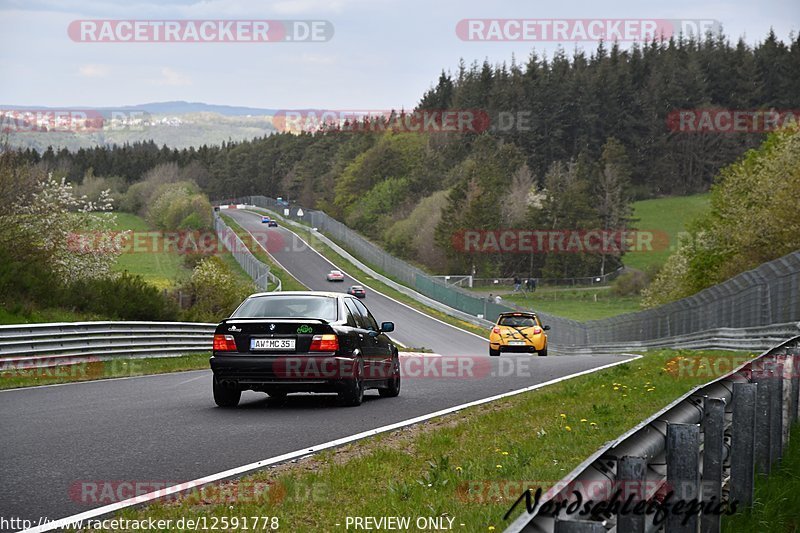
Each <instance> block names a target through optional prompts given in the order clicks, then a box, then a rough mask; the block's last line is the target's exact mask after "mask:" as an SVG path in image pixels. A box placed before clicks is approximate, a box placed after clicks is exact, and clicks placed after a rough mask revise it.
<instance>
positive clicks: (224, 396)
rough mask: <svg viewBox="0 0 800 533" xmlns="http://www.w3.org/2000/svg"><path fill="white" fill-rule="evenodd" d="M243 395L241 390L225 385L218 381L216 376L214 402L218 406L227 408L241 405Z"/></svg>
mask: <svg viewBox="0 0 800 533" xmlns="http://www.w3.org/2000/svg"><path fill="white" fill-rule="evenodd" d="M241 397H242V391H241V390H239V389H232V388H230V387H225V386H224V385H223V384H222V383H220V382H219V381H217V378H214V402H215V403H216V404H217V405H218V406H220V407H225V408H230V407H236V406H237V405H239V400H240V399H241Z"/></svg>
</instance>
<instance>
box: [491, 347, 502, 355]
mask: <svg viewBox="0 0 800 533" xmlns="http://www.w3.org/2000/svg"><path fill="white" fill-rule="evenodd" d="M489 355H491V356H492V357H498V356H499V355H500V350H493V349H492V348H489Z"/></svg>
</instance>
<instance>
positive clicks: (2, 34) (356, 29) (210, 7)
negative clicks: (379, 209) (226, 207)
mask: <svg viewBox="0 0 800 533" xmlns="http://www.w3.org/2000/svg"><path fill="white" fill-rule="evenodd" d="M474 18H483V19H558V20H561V19H593V20H594V19H598V20H601V19H673V20H674V19H680V20H695V19H703V20H718V21H720V22H721V23H722V25H723V28H724V31H725V33H726V34H727V35H728V36H730V37H731V38H732V40H735V39H737V38H738V37H740V36H743V37H744V38H745V39H746V40H747V41H748V42H749V43H755V42H757V41H759V40H762V39H763V38H764V36H765V35H766V33H767V32H768V31H769V29H770V27H772V28H774V30H775V32H776V33H777V34H778V36H779V37H780V38H781V39H783V40H784V41H785V40H787V39H788V38H789V36H790V33H791V32H792V31H793V32H795V33H797V32H798V29H800V2H799V1H798V0H762V1H753V0H729V1H715V2H699V1H697V0H671V1H669V2H663V1H658V2H655V1H642V0H625V1H623V2H615V3H604V2H597V1H596V0H592V1H589V0H574V1H571V2H563V1H550V2H541V1H535V0H533V1H532V0H492V1H486V0H480V1H479V0H447V1H436V0H330V1H323V0H296V1H292V0H283V1H277V2H274V1H257V0H250V1H248V0H230V1H229V0H203V1H191V0H160V1H158V2H155V1H154V2H150V1H148V0H130V1H120V2H112V1H108V0H85V1H79V0H62V1H58V0H0V67H1V71H2V73H3V76H2V81H0V104H7V105H10V104H13V105H26V106H35V105H46V106H55V107H58V106H84V107H94V106H98V107H99V106H120V105H129V104H138V103H144V102H153V101H167V100H188V101H200V102H206V103H213V104H228V105H243V106H253V107H266V108H277V109H295V108H305V107H319V108H332V109H384V108H399V107H406V108H410V107H413V106H414V105H415V104H416V103H417V101H418V100H419V97H420V96H421V95H422V93H423V92H424V91H425V90H426V89H428V88H429V87H430V85H431V84H432V83H433V82H435V80H436V78H437V77H438V75H439V73H440V71H441V70H442V69H443V68H444V69H446V70H455V68H456V66H457V65H458V61H459V58H464V59H465V60H466V61H467V62H468V63H469V62H471V61H472V60H479V61H482V60H483V59H485V58H488V59H489V60H490V61H491V62H499V61H504V60H505V61H508V60H510V58H511V56H512V54H515V55H516V57H517V59H518V60H519V61H524V60H525V58H526V57H527V56H528V55H529V53H530V51H531V50H532V49H534V48H535V49H536V50H538V51H546V52H548V55H551V54H552V52H553V50H554V49H555V47H556V46H557V44H556V43H552V42H471V41H464V40H462V39H460V38H459V37H458V35H457V34H456V24H457V23H458V22H459V21H460V20H462V19H474ZM85 19H125V20H134V19H135V20H145V19H149V20H175V19H194V20H219V19H239V20H249V19H253V20H256V19H259V20H260V19H268V20H272V19H309V20H324V21H329V22H330V23H331V24H332V25H333V28H334V31H335V34H334V36H333V38H332V39H330V40H329V41H326V42H307V43H294V42H281V43H185V42H181V43H119V42H116V43H87V42H75V41H74V40H72V39H71V38H70V36H69V35H68V33H67V29H68V27H69V25H70V23H71V22H73V21H76V20H85ZM562 45H563V46H564V47H565V48H566V49H567V50H568V51H571V50H572V49H573V48H574V46H575V43H573V42H564V43H562ZM580 46H581V47H583V48H584V49H585V50H587V51H591V50H593V49H594V48H595V46H596V43H593V42H584V43H581V44H580Z"/></svg>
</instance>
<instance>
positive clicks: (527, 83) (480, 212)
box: [22, 32, 800, 277]
mask: <svg viewBox="0 0 800 533" xmlns="http://www.w3.org/2000/svg"><path fill="white" fill-rule="evenodd" d="M797 87H800V36H797V37H795V36H791V37H790V39H789V42H788V44H787V43H784V42H782V41H781V40H780V39H778V37H776V36H775V35H774V33H772V32H770V33H769V34H768V35H767V36H766V38H765V39H764V40H763V41H762V42H760V43H759V44H757V45H755V46H749V45H747V44H746V43H744V41H742V40H740V41H738V42H736V43H731V42H730V41H729V40H728V39H727V38H726V37H724V36H722V35H719V36H711V35H709V36H707V37H706V38H705V39H703V40H701V41H695V40H692V39H686V40H684V39H670V40H668V41H659V42H651V43H644V44H639V45H634V46H632V47H631V48H630V49H627V50H623V49H621V48H619V47H618V46H617V45H616V44H613V45H609V44H605V43H601V44H600V45H598V47H597V48H596V49H595V50H594V51H593V52H592V53H590V54H586V53H585V52H583V51H581V50H576V51H574V52H572V53H571V54H569V55H568V54H567V53H566V52H563V51H561V52H558V53H556V54H555V55H554V56H553V57H552V58H548V57H546V56H543V55H539V54H537V53H536V52H533V53H531V55H530V56H529V57H528V58H527V59H526V60H525V61H519V62H518V61H517V59H516V58H511V59H510V63H503V64H497V65H492V64H489V63H488V62H483V63H477V62H475V63H472V64H470V65H467V64H465V63H464V62H462V63H461V64H459V65H458V67H457V69H456V70H455V72H442V74H441V75H440V77H439V79H438V81H437V82H436V83H435V84H434V85H433V86H432V87H431V89H430V90H428V91H427V92H426V93H425V94H424V95H423V96H422V97H421V99H420V101H419V104H418V109H423V110H463V109H478V110H481V111H482V112H485V113H487V114H488V115H489V117H491V124H492V126H491V127H490V128H489V130H488V131H484V132H482V133H426V134H420V133H408V132H392V131H391V130H390V131H385V132H381V133H376V132H374V131H356V132H350V131H348V132H345V131H341V130H338V129H336V128H333V129H328V130H325V131H319V132H315V133H301V134H293V133H281V134H275V135H271V136H268V137H264V138H258V139H254V140H252V141H248V142H240V143H223V144H222V145H221V146H202V147H199V148H190V149H184V150H171V149H168V148H166V147H162V148H159V147H158V146H157V145H155V144H154V143H152V142H145V143H136V144H130V145H124V146H110V147H99V148H94V149H81V150H78V151H76V152H69V151H67V150H60V151H59V150H53V149H48V150H47V151H45V152H44V153H42V154H39V153H36V152H33V151H26V152H24V153H22V156H23V157H24V158H25V159H27V160H28V161H29V162H31V163H36V164H40V165H42V166H45V167H47V168H48V169H51V170H53V171H54V172H55V173H57V174H60V175H63V176H66V177H67V179H69V180H71V181H75V182H78V183H80V182H81V181H82V180H83V177H84V176H85V175H87V173H91V174H93V175H94V176H103V177H108V178H111V177H116V178H117V179H119V181H120V182H122V183H124V184H126V185H130V184H131V183H134V182H136V181H138V180H140V179H141V178H142V176H143V175H144V174H145V173H146V172H147V171H149V170H151V169H153V168H154V167H155V166H157V165H161V164H167V163H177V164H178V165H179V166H180V167H181V168H182V169H183V178H184V179H189V180H193V181H195V182H196V183H197V184H198V185H199V186H200V187H201V188H202V189H203V191H204V192H206V193H207V194H208V195H209V196H210V197H211V198H229V197H235V196H242V195H249V194H263V195H268V196H284V197H288V198H290V199H292V200H294V201H296V202H298V203H299V204H301V205H303V206H306V207H314V208H319V209H324V210H325V211H326V212H328V213H329V214H331V215H333V216H335V217H337V218H339V219H341V220H343V221H344V222H346V223H347V224H348V225H350V226H351V227H354V228H356V229H358V230H359V231H361V232H363V233H364V234H365V235H367V236H368V237H370V238H372V239H374V240H376V241H378V242H380V243H381V244H383V245H384V246H386V247H387V248H389V249H390V250H391V251H392V252H394V253H397V254H399V255H402V256H404V257H406V258H408V259H411V260H413V261H416V262H418V263H420V264H422V265H424V266H426V267H428V268H430V269H432V270H436V271H440V272H447V271H450V272H465V271H466V270H468V269H470V268H472V267H476V268H477V269H478V270H479V272H481V273H482V274H495V275H496V274H505V275H510V274H511V273H514V272H524V273H527V272H529V270H530V271H531V273H532V274H535V275H542V276H548V277H550V276H577V275H587V274H591V275H593V274H596V273H598V272H600V271H601V270H606V271H608V270H609V269H610V268H612V267H614V266H616V265H617V264H619V261H620V258H619V257H606V256H602V257H601V256H600V255H591V254H589V255H587V254H583V255H579V254H571V255H567V254H542V255H541V256H537V257H536V258H534V259H529V258H526V257H520V255H519V254H509V255H506V256H502V255H485V256H480V257H476V256H470V255H467V254H464V253H461V252H460V251H459V250H458V249H457V248H456V247H455V246H454V245H453V235H455V234H458V232H459V231H463V230H465V229H483V230H490V229H497V228H523V227H524V228H547V229H553V228H559V229H579V228H624V227H630V226H632V225H633V226H635V221H632V220H631V219H630V213H629V208H628V204H629V202H630V201H631V200H632V199H639V198H647V197H654V196H662V195H677V194H687V193H692V192H697V191H704V190H708V188H709V187H710V185H711V183H712V181H713V179H714V176H715V175H716V174H717V172H718V171H719V170H720V169H721V168H723V167H725V166H727V165H729V164H730V163H732V162H734V161H735V160H737V159H738V158H739V157H740V156H741V155H742V154H743V153H744V152H745V151H746V150H748V149H751V148H755V147H757V146H758V145H759V144H760V143H761V142H763V140H764V135H763V134H759V133H738V134H731V133H726V134H720V133H697V132H689V133H687V132H680V131H674V129H672V128H670V125H669V117H670V116H671V115H670V114H671V113H674V112H676V111H678V110H684V109H698V108H699V109H738V110H755V109H777V110H786V109H793V108H800V92H798V91H797ZM521 114H522V115H521ZM523 115H524V116H525V117H527V118H526V122H525V124H524V127H520V124H519V123H517V124H516V125H514V126H510V127H509V126H508V124H507V121H506V122H504V121H503V120H501V117H509V116H510V117H520V116H523ZM529 261H530V262H529Z"/></svg>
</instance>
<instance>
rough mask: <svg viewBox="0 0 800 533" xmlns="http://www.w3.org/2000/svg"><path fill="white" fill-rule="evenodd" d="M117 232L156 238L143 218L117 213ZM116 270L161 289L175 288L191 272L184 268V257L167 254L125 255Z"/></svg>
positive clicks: (120, 258) (138, 253)
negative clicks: (128, 232)
mask: <svg viewBox="0 0 800 533" xmlns="http://www.w3.org/2000/svg"><path fill="white" fill-rule="evenodd" d="M114 230H115V231H124V230H131V231H134V232H145V233H147V235H148V236H155V235H157V233H156V232H155V230H153V229H152V228H151V227H150V226H149V225H148V224H147V221H145V220H144V219H143V218H142V217H140V216H138V215H133V214H130V213H117V224H116V226H115V227H114ZM114 270H116V271H118V272H123V271H125V270H127V271H128V272H130V273H131V274H138V275H140V276H142V277H143V278H144V279H145V281H147V282H148V283H151V284H153V285H155V286H156V287H158V288H160V289H166V288H170V287H174V286H175V285H177V284H178V283H179V282H181V281H183V280H184V279H186V278H187V277H188V276H189V275H190V274H191V271H190V270H189V269H188V268H186V267H185V266H184V263H183V256H182V255H180V254H176V253H167V252H151V251H147V252H136V253H123V254H122V255H120V257H119V261H117V264H116V265H115V266H114Z"/></svg>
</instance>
